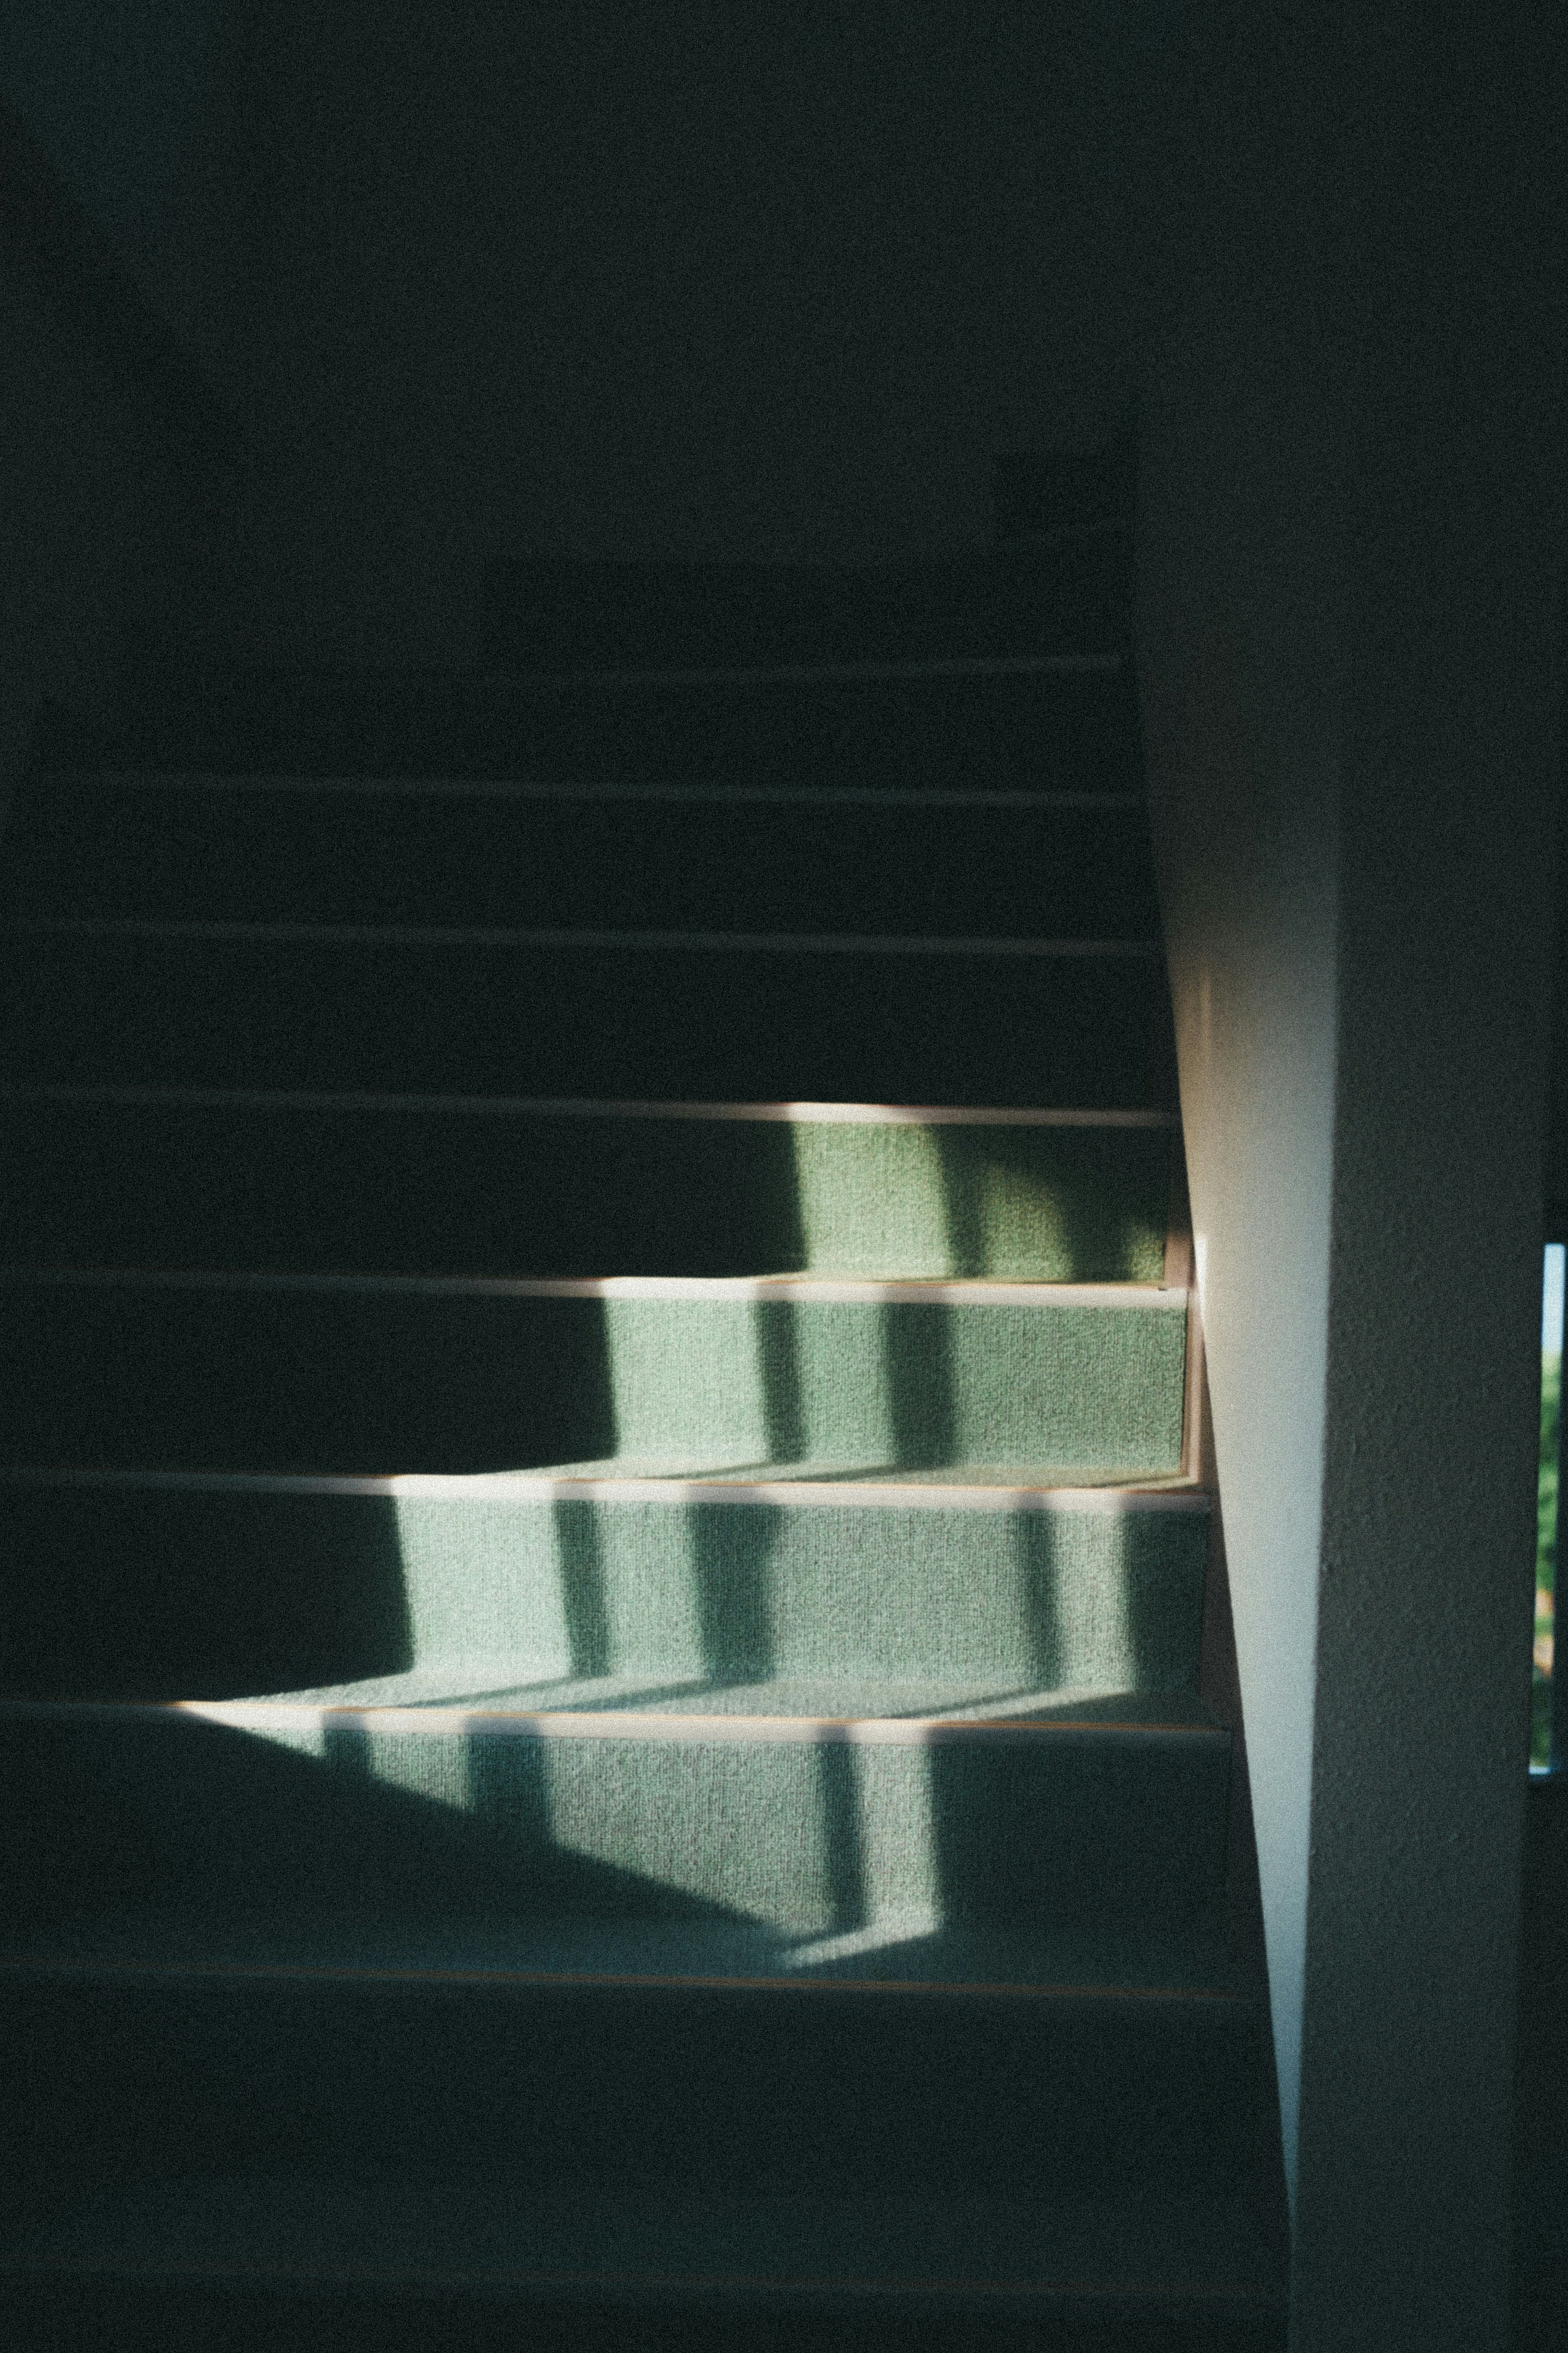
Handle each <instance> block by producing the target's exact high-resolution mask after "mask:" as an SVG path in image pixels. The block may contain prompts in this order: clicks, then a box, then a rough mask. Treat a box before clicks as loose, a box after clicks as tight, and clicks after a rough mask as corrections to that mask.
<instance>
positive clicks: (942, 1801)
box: [0, 1715, 1229, 1938]
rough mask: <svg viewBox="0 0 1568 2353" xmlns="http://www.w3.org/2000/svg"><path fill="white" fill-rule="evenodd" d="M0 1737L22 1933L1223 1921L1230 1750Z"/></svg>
mask: <svg viewBox="0 0 1568 2353" xmlns="http://www.w3.org/2000/svg"><path fill="white" fill-rule="evenodd" d="M0 1737H3V1740H4V1753H5V1757H6V1760H7V1767H8V1775H7V1786H8V1787H9V1788H11V1789H12V1790H13V1792H14V1793H16V1792H18V1791H21V1790H25V1791H26V1794H27V1798H28V1801H29V1802H28V1806H27V1822H28V1827H27V1828H26V1830H19V1829H17V1830H14V1831H13V1832H12V1833H11V1835H13V1836H15V1837H18V1838H25V1839H26V1841H27V1847H26V1853H25V1854H24V1855H22V1856H21V1857H18V1858H14V1860H13V1886H14V1888H15V1889H16V1893H17V1894H18V1897H19V1898H20V1902H21V1905H22V1908H23V1910H24V1915H25V1914H26V1909H27V1908H28V1907H29V1906H30V1907H31V1908H32V1909H34V1910H35V1911H37V1913H39V1914H40V1915H44V1916H53V1915H58V1912H59V1910H60V1907H61V1906H62V1905H64V1906H65V1907H66V1908H67V1909H70V1908H73V1907H74V1905H75V1904H76V1903H77V1902H78V1901H79V1902H81V1903H83V1904H85V1905H88V1907H89V1909H93V1910H98V1911H104V1910H109V1911H114V1910H118V1909H122V1908H129V1909H131V1910H132V1911H137V1912H142V1911H145V1910H147V1909H149V1908H160V1907H161V1908H172V1909H173V1910H174V1911H175V1912H176V1913H178V1912H181V1911H185V1912H190V1913H198V1914H199V1913H216V1914H222V1915H226V1916H230V1917H233V1916H236V1915H238V1916H248V1917H261V1918H265V1919H283V1918H291V1917H298V1916H300V1915H306V1916H309V1915H312V1914H323V1913H324V1914H331V1913H334V1912H337V1913H343V1914H353V1915H363V1916H365V1917H367V1918H382V1917H402V1916H405V1915H410V1916H412V1915H420V1916H426V1915H437V1916H448V1917H456V1916H464V1915H472V1916H476V1917H479V1916H483V1917H484V1918H487V1919H490V1920H496V1919H507V1918H515V1919H516V1920H518V1921H519V1922H520V1923H524V1922H531V1923H536V1924H537V1923H541V1922H544V1923H547V1922H549V1921H550V1920H552V1919H553V1918H556V1917H560V1918H564V1919H573V1920H577V1919H593V1918H605V1919H607V1920H609V1919H619V1920H627V1919H637V1918H645V1919H648V1920H682V1919H685V1920H692V1921H701V1920H704V1919H710V1920H714V1921H724V1920H728V1921H731V1922H734V1923H736V1924H743V1923H751V1924H755V1925H760V1926H763V1927H766V1928H771V1929H773V1931H775V1932H776V1933H777V1934H779V1935H780V1936H784V1937H797V1938H811V1937H816V1936H847V1935H851V1934H853V1933H855V1932H858V1931H865V1930H867V1929H868V1928H876V1927H879V1926H886V1927H887V1929H888V1931H889V1935H891V1934H893V1933H894V1932H895V1931H898V1932H900V1933H902V1934H906V1935H916V1934H930V1933H931V1932H932V1931H933V1930H935V1929H937V1928H940V1927H943V1926H945V1927H949V1928H989V1929H994V1930H1004V1929H1005V1930H1008V1931H1012V1932H1016V1933H1017V1934H1019V1935H1031V1936H1044V1935H1047V1934H1051V1935H1058V1934H1066V1933H1069V1932H1070V1933H1078V1932H1084V1933H1092V1934H1095V1935H1102V1934H1109V1933H1112V1932H1120V1931H1121V1930H1123V1929H1133V1928H1136V1929H1139V1930H1147V1931H1149V1932H1161V1933H1163V1932H1167V1931H1168V1932H1171V1933H1175V1932H1178V1931H1182V1930H1189V1929H1194V1928H1199V1927H1202V1926H1205V1924H1206V1923H1210V1922H1212V1919H1213V1916H1214V1915H1215V1906H1216V1905H1217V1903H1218V1900H1219V1894H1220V1889H1221V1884H1222V1877H1223V1864H1224V1849H1225V1824H1226V1788H1227V1786H1228V1773H1229V1744H1228V1741H1227V1740H1226V1736H1224V1735H1223V1734H1219V1733H1198V1732H1158V1731H1137V1732H1118V1731H1114V1730H1106V1729H1103V1728H1096V1729H1094V1730H1092V1731H1082V1730H1080V1731H1052V1732H1034V1733H1017V1732H1015V1733H1012V1734H1010V1735H1009V1734H1000V1735H998V1734H993V1735H989V1736H987V1735H983V1734H979V1733H977V1732H976V1731H974V1730H973V1728H965V1729H964V1730H963V1732H962V1733H958V1732H956V1731H955V1732H954V1733H952V1734H949V1735H947V1736H939V1737H937V1738H935V1739H931V1740H928V1741H925V1742H921V1743H920V1744H918V1745H917V1744H916V1743H915V1742H913V1741H910V1742H906V1743H898V1744H894V1743H889V1742H879V1743H875V1744H867V1743H861V1742H858V1741H853V1740H849V1739H847V1738H844V1737H841V1736H826V1737H816V1738H806V1739H800V1738H794V1739H778V1738H776V1737H775V1738H772V1739H769V1738H765V1737H763V1738H759V1737H756V1736H752V1737H749V1738H736V1737H734V1736H732V1733H722V1732H716V1734H715V1736H712V1737H694V1736H690V1735H689V1733H688V1732H682V1733H680V1734H679V1736H669V1737H660V1738H657V1739H655V1738H649V1737H646V1736H645V1737H639V1736H631V1737H626V1738H621V1737H605V1736H604V1733H603V1728H602V1726H601V1728H600V1729H599V1730H598V1731H596V1732H594V1733H587V1734H584V1735H582V1736H548V1737H538V1736H531V1735H527V1734H511V1735H506V1734H500V1735H498V1734H495V1733H490V1734H486V1733H484V1732H483V1731H482V1730H474V1731H468V1732H466V1733H456V1732H443V1731H437V1730H431V1731H429V1732H418V1733H413V1732H409V1731H407V1730H405V1729H404V1730H387V1729H384V1728H381V1726H380V1725H377V1723H376V1720H375V1719H374V1717H372V1718H369V1719H355V1718H352V1717H349V1716H347V1715H340V1716H338V1717H335V1718H333V1719H331V1720H330V1721H329V1722H328V1723H327V1724H326V1725H325V1727H324V1728H308V1727H303V1726H298V1727H289V1726H287V1725H279V1726H278V1727H277V1728H274V1729H273V1730H271V1731H269V1732H260V1731H255V1730H250V1731H242V1730H239V1729H237V1727H235V1726H234V1725H217V1724H205V1723H203V1722H201V1721H200V1720H199V1719H195V1718H182V1717H178V1716H176V1717H174V1718H173V1719H170V1718H163V1719H162V1720H159V1719H156V1718H146V1717H143V1718H140V1719H137V1718H131V1719H121V1720H119V1721H110V1722H108V1723H102V1722H100V1723H99V1724H96V1725H94V1724H90V1723H89V1724H87V1725H83V1724H82V1723H80V1722H79V1721H77V1722H74V1723H73V1722H72V1721H70V1720H69V1719H65V1720H58V1719H53V1720H51V1719H44V1720H37V1719H35V1720H33V1721H30V1722H29V1721H27V1720H26V1719H22V1720H17V1719H12V1720H11V1722H10V1723H8V1724H6V1725H4V1727H3V1729H0ZM14 1801H15V1794H14V1799H13V1802H14ZM24 1891H29V1892H28V1893H26V1894H25V1893H24Z"/></svg>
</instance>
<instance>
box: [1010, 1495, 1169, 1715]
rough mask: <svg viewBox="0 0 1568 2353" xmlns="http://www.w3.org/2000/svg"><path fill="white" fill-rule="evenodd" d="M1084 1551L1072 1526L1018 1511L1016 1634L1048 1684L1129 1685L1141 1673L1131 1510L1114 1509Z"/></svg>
mask: <svg viewBox="0 0 1568 2353" xmlns="http://www.w3.org/2000/svg"><path fill="white" fill-rule="evenodd" d="M1097 1534H1099V1535H1100V1542H1097V1544H1096V1546H1095V1547H1094V1552H1093V1555H1092V1557H1089V1558H1086V1557H1085V1556H1083V1554H1082V1552H1081V1550H1080V1548H1079V1543H1078V1542H1076V1541H1075V1537H1076V1536H1077V1535H1078V1531H1076V1530H1074V1529H1072V1528H1070V1527H1068V1526H1064V1525H1059V1524H1058V1523H1057V1522H1056V1521H1055V1520H1054V1519H1053V1518H1052V1517H1051V1515H1049V1514H1045V1513H1028V1514H1020V1515H1019V1520H1018V1525H1017V1533H1016V1542H1017V1544H1018V1546H1019V1548H1020V1553H1021V1564H1020V1565H1021V1567H1022V1570H1023V1579H1022V1582H1023V1591H1022V1594H1021V1597H1020V1598H1021V1600H1022V1604H1023V1618H1024V1624H1023V1628H1022V1630H1021V1631H1022V1636H1023V1639H1024V1640H1025V1641H1026V1642H1028V1643H1029V1644H1030V1646H1031V1648H1032V1649H1033V1650H1034V1651H1035V1652H1036V1653H1037V1656H1039V1658H1040V1660H1041V1662H1042V1664H1043V1665H1044V1666H1045V1667H1047V1670H1048V1672H1049V1678H1050V1682H1051V1684H1052V1686H1053V1687H1056V1688H1059V1689H1061V1690H1063V1691H1074V1690H1078V1689H1079V1688H1082V1689H1085V1690H1087V1689H1089V1688H1090V1687H1093V1686H1100V1687H1102V1688H1110V1689H1112V1690H1125V1691H1131V1690H1136V1689H1137V1688H1138V1687H1139V1685H1140V1683H1141V1681H1142V1661H1141V1660H1140V1658H1139V1656H1138V1646H1137V1640H1136V1630H1135V1627H1134V1624H1133V1611H1132V1599H1131V1590H1130V1587H1131V1578H1132V1577H1133V1576H1134V1574H1135V1573H1136V1568H1135V1558H1134V1546H1135V1543H1136V1539H1137V1536H1138V1534H1139V1530H1138V1528H1137V1526H1136V1525H1135V1524H1134V1517H1133V1514H1131V1513H1128V1512H1121V1513H1117V1514H1113V1515H1112V1516H1111V1518H1110V1523H1109V1525H1108V1526H1106V1527H1105V1528H1104V1529H1103V1530H1100V1531H1097Z"/></svg>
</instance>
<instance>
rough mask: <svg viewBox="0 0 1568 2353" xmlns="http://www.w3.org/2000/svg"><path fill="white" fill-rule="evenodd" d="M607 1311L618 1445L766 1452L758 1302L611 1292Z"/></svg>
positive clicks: (646, 1450) (652, 1455)
mask: <svg viewBox="0 0 1568 2353" xmlns="http://www.w3.org/2000/svg"><path fill="white" fill-rule="evenodd" d="M604 1318H605V1360H606V1370H607V1374H608V1386H609V1392H610V1399H611V1405H612V1410H613V1412H614V1417H615V1432H616V1453H617V1454H621V1455H630V1456H644V1457H647V1459H648V1460H650V1461H652V1460H655V1459H657V1458H658V1457H659V1456H673V1455H685V1454H693V1453H698V1452H700V1451H702V1450H704V1449H705V1448H710V1449H712V1450H713V1451H719V1452H722V1451H739V1452H740V1454H741V1455H742V1459H744V1460H747V1461H750V1460H753V1459H756V1458H758V1457H760V1456H762V1455H763V1454H765V1452H766V1451H767V1448H766V1430H767V1392H766V1384H765V1381H764V1378H763V1366H762V1364H761V1362H760V1359H759V1352H758V1349H757V1345H756V1329H757V1326H756V1316H755V1312H754V1307H753V1303H752V1302H751V1301H750V1300H744V1299H729V1300H713V1299H693V1300H688V1299H653V1300H643V1299H607V1300H605V1303H604Z"/></svg>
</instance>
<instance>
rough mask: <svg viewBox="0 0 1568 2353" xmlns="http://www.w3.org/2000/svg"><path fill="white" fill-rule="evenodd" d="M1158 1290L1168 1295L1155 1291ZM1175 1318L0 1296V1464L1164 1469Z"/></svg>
mask: <svg viewBox="0 0 1568 2353" xmlns="http://www.w3.org/2000/svg"><path fill="white" fill-rule="evenodd" d="M1173 1296H1174V1297H1175V1298H1176V1299H1177V1300H1178V1302H1179V1299H1180V1294H1173ZM1184 1350H1185V1317H1184V1312H1183V1309H1182V1306H1181V1305H1180V1304H1179V1303H1178V1304H1175V1305H1164V1306H1150V1307H1143V1306H1131V1305H1118V1306H1113V1307H1104V1308H1100V1307H1067V1306H1056V1305H1041V1306H1038V1307H1036V1306H1016V1307H1015V1306H995V1307H991V1306H985V1307H980V1306H973V1307H971V1306H948V1307H943V1306H928V1305H908V1304H893V1305H856V1304H849V1303H822V1302H802V1301H793V1302H790V1301H765V1302H755V1301H746V1300H724V1301H718V1302H713V1301H688V1300H608V1301H605V1300H598V1299H585V1300H584V1299H549V1298H547V1299H534V1298H501V1299H496V1298H486V1297H478V1298H476V1297H464V1296H456V1297H452V1296H447V1297H442V1296H438V1295H437V1296H431V1295H429V1294H418V1293H413V1294H410V1293H387V1292H371V1293H353V1292H347V1293H344V1292H332V1293H312V1292H305V1291H276V1292H267V1291H247V1290H241V1289H226V1288H223V1287H215V1288H211V1289H182V1288H160V1287H155V1286H142V1285H134V1284H127V1285H110V1286H101V1287H98V1286H78V1285H70V1284H46V1285H41V1286H36V1287H35V1286H26V1285H22V1284H17V1285H16V1286H13V1287H12V1288H11V1290H10V1291H9V1293H8V1295H7V1296H6V1299H5V1320H4V1338H3V1341H0V1371H3V1373H4V1376H5V1379H6V1381H7V1383H8V1385H9V1388H10V1393H11V1395H12V1397H13V1398H14V1400H15V1402H14V1406H13V1408H12V1409H11V1411H10V1412H9V1413H8V1416H7V1426H6V1430H5V1455H4V1459H5V1460H6V1461H10V1462H13V1463H35V1464H37V1463H49V1464H52V1465H55V1466H62V1465H66V1464H73V1463H96V1464H99V1465H102V1466H111V1465H125V1466H129V1467H132V1468H151V1469H172V1468H181V1467H185V1466H190V1467H194V1468H218V1467H221V1468H225V1469H230V1470H246V1471H251V1470H268V1469H276V1470H285V1471H286V1470H298V1471H307V1470H321V1471H328V1472H331V1471H337V1472H362V1471H368V1472H394V1471H454V1472H460V1471H479V1470H494V1469H505V1468H511V1469H521V1468H524V1467H527V1466H529V1465H542V1464H551V1463H563V1462H574V1461H595V1460H597V1459H600V1458H603V1457H606V1456H610V1455H613V1454H616V1453H619V1454H621V1455H623V1456H626V1457H627V1458H638V1457H640V1458H643V1459H648V1458H661V1459H667V1460H671V1461H688V1460H689V1461H692V1463H693V1464H694V1465H701V1466H702V1467H719V1466H722V1465H725V1464H730V1465H734V1466H742V1465H753V1464H763V1463H765V1462H768V1461H803V1460H805V1459H808V1458H810V1459H814V1460H817V1461H826V1462H861V1463H866V1464H888V1465H895V1464H897V1465H903V1466H907V1467H916V1466H927V1467H930V1466H940V1465H942V1464H943V1463H970V1464H991V1465H998V1466H1002V1467H1004V1468H1005V1467H1007V1466H1010V1465H1012V1466H1018V1465H1026V1464H1033V1465H1040V1464H1055V1465H1061V1466H1070V1467H1072V1468H1074V1469H1076V1470H1078V1471H1079V1472H1086V1473H1087V1472H1089V1471H1091V1470H1097V1469H1098V1470H1110V1471H1113V1470H1122V1471H1138V1472H1162V1471H1173V1470H1174V1469H1175V1468H1176V1467H1177V1464H1178V1462H1179V1460H1180V1450H1181V1415H1182V1377H1183V1365H1184Z"/></svg>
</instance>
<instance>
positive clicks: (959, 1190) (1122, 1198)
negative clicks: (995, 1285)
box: [932, 1124, 1171, 1282]
mask: <svg viewBox="0 0 1568 2353" xmlns="http://www.w3.org/2000/svg"><path fill="white" fill-rule="evenodd" d="M932 1134H933V1135H934V1136H935V1139H936V1149H937V1156H938V1161H939V1165H940V1166H941V1169H942V1189H943V1196H944V1199H945V1203H946V1209H947V1227H948V1235H949V1240H950V1244H951V1248H952V1271H953V1273H954V1274H955V1275H960V1276H963V1275H994V1276H1000V1275H1010V1274H1018V1275H1023V1276H1029V1275H1034V1274H1037V1273H1038V1272H1040V1271H1041V1269H1040V1268H1039V1266H1038V1263H1037V1261H1026V1262H1024V1263H1023V1264H1019V1263H1018V1262H1017V1259H1016V1255H1015V1254H1014V1252H1012V1251H1009V1250H1007V1248H1006V1241H1005V1223H1004V1213H1003V1211H1002V1208H1001V1207H1000V1205H999V1204H998V1201H997V1195H998V1193H1000V1194H1002V1195H1003V1196H1004V1197H1005V1195H1006V1194H1007V1193H1008V1192H1011V1193H1012V1194H1013V1195H1014V1196H1015V1198H1017V1197H1019V1196H1022V1197H1024V1198H1027V1197H1028V1196H1029V1195H1031V1194H1032V1195H1033V1196H1034V1197H1035V1198H1036V1199H1037V1201H1039V1202H1040V1204H1041V1207H1042V1208H1044V1210H1045V1213H1046V1215H1047V1216H1048V1217H1049V1219H1050V1220H1051V1222H1052V1223H1053V1224H1054V1225H1055V1226H1056V1228H1057V1229H1058V1233H1059V1236H1060V1245H1059V1247H1060V1251H1061V1260H1060V1263H1059V1265H1057V1266H1054V1267H1052V1268H1051V1269H1050V1270H1049V1273H1050V1275H1051V1278H1052V1279H1054V1280H1056V1281H1059V1282H1150V1281H1155V1282H1157V1281H1158V1280H1159V1268H1160V1261H1161V1257H1162V1254H1163V1246H1164V1205H1165V1192H1166V1189H1167V1176H1166V1171H1167V1169H1168V1166H1169V1162H1170V1155H1171V1138H1170V1135H1169V1134H1168V1133H1167V1131H1165V1130H1163V1129H1161V1128H1152V1129H1142V1128H1132V1129H1105V1128H1098V1129H1097V1128H1037V1127H1036V1128H1030V1127H1003V1126H985V1127H960V1126H956V1125H948V1124H943V1125H942V1126H939V1127H936V1128H934V1129H933V1130H932ZM1027 1215H1028V1213H1027V1212H1024V1213H1020V1212H1019V1211H1017V1210H1015V1212H1014V1214H1013V1217H1012V1218H1011V1219H1007V1220H1006V1221H1005V1222H1006V1223H1010V1224H1012V1225H1014V1226H1015V1227H1022V1226H1024V1225H1025V1224H1026V1217H1027ZM1034 1215H1035V1216H1038V1215H1039V1211H1035V1212H1034ZM1015 1251H1016V1245H1015Z"/></svg>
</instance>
